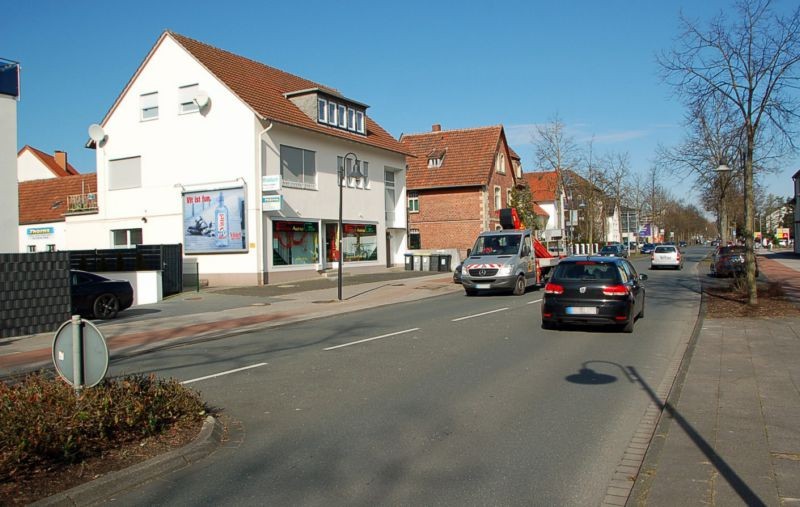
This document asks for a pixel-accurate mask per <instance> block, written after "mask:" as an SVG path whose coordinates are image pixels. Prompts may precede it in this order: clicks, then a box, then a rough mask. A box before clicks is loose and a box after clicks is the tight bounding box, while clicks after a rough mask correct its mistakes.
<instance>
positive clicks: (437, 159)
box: [428, 150, 447, 169]
mask: <svg viewBox="0 0 800 507" xmlns="http://www.w3.org/2000/svg"><path fill="white" fill-rule="evenodd" d="M446 153H447V150H434V151H432V152H430V153H429V154H428V167H429V168H431V169H435V168H437V167H442V163H444V156H445V154H446Z"/></svg>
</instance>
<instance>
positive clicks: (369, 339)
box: [322, 327, 419, 350]
mask: <svg viewBox="0 0 800 507" xmlns="http://www.w3.org/2000/svg"><path fill="white" fill-rule="evenodd" d="M413 331H419V328H418V327H415V328H412V329H406V330H405V331H397V332H396V333H389V334H382V335H380V336H373V337H372V338H364V339H363V340H358V341H355V342H350V343H343V344H341V345H336V346H335V347H328V348H326V349H322V350H333V349H340V348H342V347H349V346H350V345H355V344H357V343H364V342H371V341H372V340H380V339H381V338H388V337H390V336H397V335H399V334H403V333H411V332H413Z"/></svg>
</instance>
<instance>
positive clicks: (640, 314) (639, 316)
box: [637, 298, 645, 319]
mask: <svg viewBox="0 0 800 507" xmlns="http://www.w3.org/2000/svg"><path fill="white" fill-rule="evenodd" d="M644 302H645V299H644V298H642V309H641V310H640V311H639V315H637V317H638V318H640V319H643V318H644Z"/></svg>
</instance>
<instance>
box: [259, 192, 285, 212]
mask: <svg viewBox="0 0 800 507" xmlns="http://www.w3.org/2000/svg"><path fill="white" fill-rule="evenodd" d="M282 203H283V196H280V195H262V196H261V211H280V210H281V205H282Z"/></svg>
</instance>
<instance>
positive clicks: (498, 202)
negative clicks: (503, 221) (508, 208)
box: [494, 185, 503, 210]
mask: <svg viewBox="0 0 800 507" xmlns="http://www.w3.org/2000/svg"><path fill="white" fill-rule="evenodd" d="M502 207H503V194H502V189H501V188H500V187H499V186H497V185H495V187H494V209H495V210H499V209H501V208H502Z"/></svg>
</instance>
